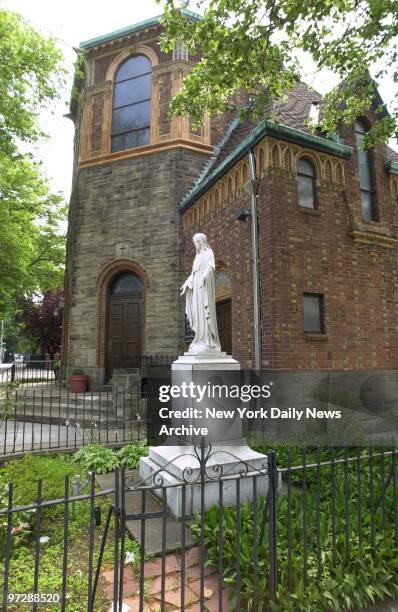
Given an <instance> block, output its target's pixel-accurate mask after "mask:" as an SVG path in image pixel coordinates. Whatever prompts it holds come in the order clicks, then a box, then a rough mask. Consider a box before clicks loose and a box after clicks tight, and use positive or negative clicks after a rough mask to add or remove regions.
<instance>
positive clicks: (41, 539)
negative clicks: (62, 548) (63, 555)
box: [39, 536, 50, 544]
mask: <svg viewBox="0 0 398 612" xmlns="http://www.w3.org/2000/svg"><path fill="white" fill-rule="evenodd" d="M49 541H50V538H49V537H48V536H41V538H40V540H39V542H40V544H47V542H49Z"/></svg>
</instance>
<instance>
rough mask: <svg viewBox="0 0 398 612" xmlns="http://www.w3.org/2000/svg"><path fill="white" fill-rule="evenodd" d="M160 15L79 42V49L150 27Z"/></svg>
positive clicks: (184, 13) (185, 14) (194, 16)
mask: <svg viewBox="0 0 398 612" xmlns="http://www.w3.org/2000/svg"><path fill="white" fill-rule="evenodd" d="M182 14H183V15H184V16H185V17H189V18H190V19H201V17H200V15H197V14H196V13H193V12H192V11H188V10H186V9H184V10H183V11H182ZM162 16H163V15H156V17H151V18H150V19H146V20H145V21H140V22H139V23H134V24H133V25H130V26H127V27H125V28H121V29H120V30H114V32H109V33H108V34H102V36H97V37H96V38H90V39H89V40H84V41H83V42H81V43H80V45H79V47H80V49H89V48H90V47H95V46H96V45H101V44H103V43H106V42H109V41H110V40H114V39H115V38H120V37H122V36H127V35H128V34H133V33H134V32H138V31H139V30H143V29H144V28H150V27H152V26H155V25H158V24H159V23H160V22H161V19H162Z"/></svg>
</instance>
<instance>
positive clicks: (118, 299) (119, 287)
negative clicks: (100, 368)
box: [106, 274, 143, 380]
mask: <svg viewBox="0 0 398 612" xmlns="http://www.w3.org/2000/svg"><path fill="white" fill-rule="evenodd" d="M128 277H130V279H129V278H128ZM131 277H133V278H134V277H135V278H138V277H136V276H135V275H133V274H125V275H122V277H121V278H120V277H119V278H118V279H116V281H115V284H113V285H112V286H111V290H110V295H109V298H108V299H109V303H108V337H107V368H106V370H107V378H108V380H109V378H110V377H111V375H112V371H113V370H114V369H115V368H129V367H130V368H132V367H139V365H140V364H139V359H140V357H141V354H142V326H143V316H142V313H143V295H142V292H140V291H137V283H132V282H131ZM129 280H130V282H128V281H129ZM122 281H123V282H122ZM140 283H141V281H140ZM140 287H142V285H138V289H139V288H140Z"/></svg>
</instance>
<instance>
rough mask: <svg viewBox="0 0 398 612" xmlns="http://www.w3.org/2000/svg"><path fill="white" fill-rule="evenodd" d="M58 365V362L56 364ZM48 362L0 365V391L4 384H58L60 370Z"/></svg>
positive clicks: (35, 361) (36, 361) (28, 361)
mask: <svg viewBox="0 0 398 612" xmlns="http://www.w3.org/2000/svg"><path fill="white" fill-rule="evenodd" d="M57 363H58V364H59V362H57ZM57 363H54V362H53V361H50V360H40V361H39V360H37V359H34V360H27V361H20V362H16V363H4V364H0V391H1V387H2V386H4V385H5V384H6V383H14V382H15V383H18V385H20V386H34V385H43V384H49V383H52V384H56V383H58V384H60V382H61V376H60V374H61V370H60V369H59V368H58V367H54V366H57Z"/></svg>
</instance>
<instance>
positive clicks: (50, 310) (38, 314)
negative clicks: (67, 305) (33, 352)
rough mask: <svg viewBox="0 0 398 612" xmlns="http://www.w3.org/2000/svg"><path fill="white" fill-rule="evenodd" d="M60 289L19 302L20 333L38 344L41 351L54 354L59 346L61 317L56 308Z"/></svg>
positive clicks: (61, 291)
mask: <svg viewBox="0 0 398 612" xmlns="http://www.w3.org/2000/svg"><path fill="white" fill-rule="evenodd" d="M62 295H63V290H62V289H56V290H55V291H49V292H47V293H45V294H44V295H43V296H42V298H41V300H40V301H37V300H33V299H24V300H23V301H22V303H21V319H22V333H23V335H24V336H25V337H26V338H27V339H30V340H31V341H32V343H34V344H36V345H37V346H39V348H40V350H41V352H42V353H50V355H54V354H55V353H57V352H58V350H59V348H60V346H61V333H62V327H61V323H62V321H61V317H60V316H59V314H58V312H57V309H58V305H59V300H60V298H61V297H62Z"/></svg>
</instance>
